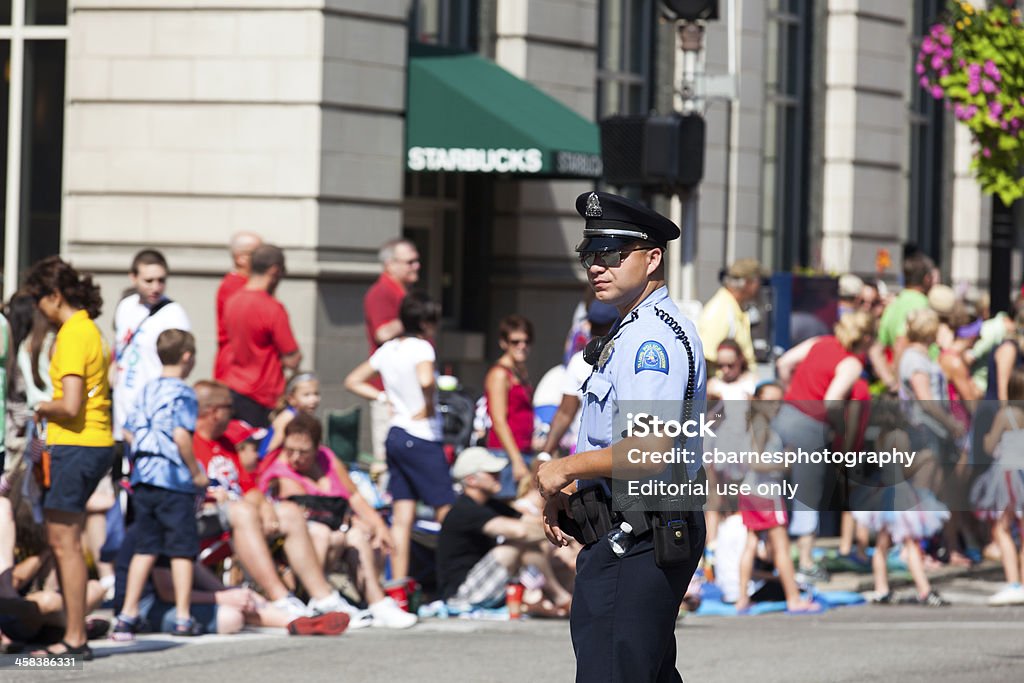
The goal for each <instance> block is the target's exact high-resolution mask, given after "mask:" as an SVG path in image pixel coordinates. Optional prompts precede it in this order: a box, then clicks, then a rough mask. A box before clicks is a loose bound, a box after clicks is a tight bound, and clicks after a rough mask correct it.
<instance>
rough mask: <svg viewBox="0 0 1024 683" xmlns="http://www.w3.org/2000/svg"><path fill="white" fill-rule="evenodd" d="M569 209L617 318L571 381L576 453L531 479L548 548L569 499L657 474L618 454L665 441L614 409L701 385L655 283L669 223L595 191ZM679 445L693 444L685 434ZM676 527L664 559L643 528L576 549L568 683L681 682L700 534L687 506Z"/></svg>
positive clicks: (688, 329) (563, 536)
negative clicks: (673, 552)
mask: <svg viewBox="0 0 1024 683" xmlns="http://www.w3.org/2000/svg"><path fill="white" fill-rule="evenodd" d="M576 210H577V211H578V212H579V214H580V215H581V216H583V217H584V218H585V219H586V225H585V228H584V231H583V241H582V242H580V244H579V246H578V247H577V248H576V251H577V252H579V258H580V262H581V263H582V265H583V267H584V268H585V269H586V271H587V277H588V279H589V281H590V285H591V286H592V287H593V288H594V292H595V296H596V298H597V299H598V300H599V301H602V302H604V303H607V304H611V305H613V306H615V307H616V308H617V309H618V311H619V316H620V317H619V320H618V321H616V323H615V325H614V326H613V328H612V331H611V332H610V333H609V334H608V335H607V336H606V337H604V338H602V339H600V340H597V341H592V342H591V348H589V349H588V352H589V353H588V354H587V355H588V361H589V362H592V363H593V364H594V368H593V371H592V373H591V375H590V376H589V378H588V379H587V382H586V384H584V386H583V414H582V418H581V425H580V434H579V441H578V444H577V447H576V454H575V455H572V456H569V457H566V458H562V459H560V460H554V461H551V462H548V463H545V464H543V465H542V466H541V468H540V469H539V471H538V473H537V477H536V481H537V486H538V488H539V489H540V492H541V494H542V495H543V496H544V497H545V498H546V499H547V504H546V506H545V514H544V523H545V531H546V533H547V536H548V539H549V540H550V541H551V542H552V543H554V544H556V545H564V544H565V543H567V537H568V531H567V529H566V528H563V527H568V526H569V524H570V522H565V521H564V520H565V518H564V517H563V521H562V522H560V521H559V518H558V516H559V513H560V512H561V513H562V514H563V515H564V514H566V513H568V512H569V510H570V509H572V510H579V508H577V507H575V506H572V507H571V508H570V505H569V502H570V498H569V497H570V496H571V495H572V494H574V493H577V492H580V493H579V495H583V491H585V490H587V489H588V488H589V487H592V486H595V485H597V486H600V487H601V488H603V489H604V491H605V493H606V494H607V493H610V492H611V491H610V483H611V480H612V479H613V478H614V479H616V480H620V481H621V480H626V479H637V480H639V479H642V478H644V477H650V476H662V477H663V478H664V476H665V475H664V472H663V471H662V470H663V469H664V465H660V466H658V468H657V469H654V470H652V469H650V464H649V463H647V464H633V463H631V462H630V460H629V459H628V458H627V453H628V451H629V450H630V449H631V448H640V449H641V450H648V451H664V450H666V448H671V447H672V446H673V442H672V440H671V439H670V440H669V442H668V443H667V444H666V443H665V440H664V438H662V439H655V438H653V437H650V436H648V437H645V438H640V437H638V436H627V435H626V432H625V430H623V429H622V425H623V424H624V419H625V415H624V414H623V413H624V412H625V411H627V410H634V409H635V407H637V406H645V405H651V406H654V405H665V404H666V402H668V404H670V405H676V406H678V405H682V404H683V403H684V401H693V402H694V404H696V405H699V404H701V403H702V402H703V400H704V398H705V383H706V370H705V364H704V353H703V349H702V347H701V343H700V339H699V338H698V336H697V332H696V329H695V327H694V325H693V324H692V323H691V322H690V321H689V320H687V319H685V318H683V317H682V315H681V314H680V312H679V309H678V308H677V307H676V305H675V304H674V303H673V302H672V300H671V299H670V298H669V296H668V291H667V289H666V287H665V250H666V245H667V243H668V242H669V241H670V240H674V239H676V238H678V237H679V228H678V227H676V225H675V224H674V223H672V222H671V221H670V220H668V219H667V218H665V217H664V216H662V215H660V214H658V213H656V212H654V211H651V210H650V209H648V208H647V207H645V206H643V205H642V204H639V203H637V202H634V201H632V200H630V199H626V198H624V197H619V196H616V195H613V194H608V193H606V192H589V193H584V194H581V195H580V196H579V197H578V198H577V199H576ZM654 412H656V409H655V410H653V411H652V414H653V413H654ZM694 415H696V413H694ZM677 419H678V418H677ZM675 445H677V446H678V445H679V444H678V443H676V444H675ZM685 446H686V447H687V448H688V449H690V450H692V451H697V452H700V451H701V449H700V447H699V442H697V441H694V440H690V441H687V442H686V444H685ZM699 468H700V464H699V457H698V458H695V459H694V462H693V463H689V464H687V465H686V466H685V467H683V471H684V472H686V475H687V476H688V477H690V478H693V477H695V476H696V474H697V471H698V470H699ZM659 473H660V474H659ZM615 488H618V487H617V486H616V487H615ZM609 499H610V496H609ZM616 500H620V499H616ZM607 505H608V507H609V516H610V517H611V524H612V526H611V527H610V528H611V529H612V530H614V529H615V528H616V527H617V526H618V524H619V522H621V520H622V518H621V516H619V515H618V514H617V513H616V511H615V510H613V509H612V508H613V507H616V506H612V505H611V504H610V503H608V504H607ZM691 510H693V508H691ZM577 516H579V512H577ZM588 516H589V515H588ZM581 521H582V520H575V522H576V523H578V522H581ZM685 522H686V527H687V529H686V530H687V531H688V542H689V546H690V547H689V548H688V550H689V552H688V553H684V554H685V555H687V557H686V559H685V561H683V562H682V563H679V564H675V565H673V566H669V567H665V568H662V567H659V566H658V564H657V563H656V559H655V543H654V540H653V536H654V533H653V532H652V531H650V530H646V531H645V532H644V533H640V534H631V538H630V539H629V540H630V541H631V545H632V547H631V548H630V549H629V550H628V551H627V552H626V553H625V554H624V555H622V556H621V557H620V556H619V555H618V554H617V553H616V552H615V550H613V547H612V544H611V543H610V542H609V540H608V538H607V536H602V537H601V538H599V539H598V540H597V541H596V542H591V543H589V544H588V545H585V547H584V548H583V550H581V551H580V555H579V558H578V559H577V564H576V567H577V575H576V584H575V590H574V593H573V604H572V614H571V619H570V627H571V631H572V642H573V649H574V650H575V653H576V680H577V681H586V682H587V683H593V682H595V681H616V682H620V681H621V682H626V681H628V682H630V683H633V682H637V681H652V682H653V681H658V682H661V681H681V680H682V679H681V678H680V676H679V672H678V671H677V670H676V668H675V660H676V643H675V634H674V630H675V622H676V617H677V615H678V610H679V605H680V603H681V601H682V598H683V595H684V593H685V592H686V588H687V585H688V584H689V582H690V578H691V577H692V575H693V572H694V570H695V569H696V565H697V561H698V560H699V558H700V557H701V554H702V553H703V547H704V537H705V530H704V516H703V513H702V512H701V511H700V510H699V508H698V509H697V511H691V512H689V513H685ZM602 531H604V530H602Z"/></svg>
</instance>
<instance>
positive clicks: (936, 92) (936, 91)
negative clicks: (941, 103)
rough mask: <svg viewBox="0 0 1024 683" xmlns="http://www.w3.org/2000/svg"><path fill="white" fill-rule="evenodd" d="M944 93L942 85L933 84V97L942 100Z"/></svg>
mask: <svg viewBox="0 0 1024 683" xmlns="http://www.w3.org/2000/svg"><path fill="white" fill-rule="evenodd" d="M942 95H943V91H942V86H941V85H933V86H932V97H934V98H935V99H937V100H941V99H942Z"/></svg>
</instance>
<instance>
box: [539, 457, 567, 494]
mask: <svg viewBox="0 0 1024 683" xmlns="http://www.w3.org/2000/svg"><path fill="white" fill-rule="evenodd" d="M568 460H569V459H568V458H562V459H561V460H551V461H548V462H545V463H541V465H540V468H539V469H538V470H537V476H536V477H535V478H534V481H536V482H537V490H538V491H540V495H542V496H544V497H545V498H551V497H552V496H555V495H557V494H558V493H559V492H560V491H561V490H562V489H564V488H565V487H566V486H567V485H568V484H569V483H570V482H571V481H572V480H573V478H572V477H569V476H567V475H566V474H564V465H565V464H566V463H567V462H568Z"/></svg>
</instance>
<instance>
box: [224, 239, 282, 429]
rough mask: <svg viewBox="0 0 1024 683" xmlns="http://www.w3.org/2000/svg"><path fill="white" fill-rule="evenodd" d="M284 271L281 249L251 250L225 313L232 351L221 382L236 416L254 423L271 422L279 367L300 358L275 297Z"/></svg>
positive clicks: (277, 393) (269, 246)
mask: <svg viewBox="0 0 1024 683" xmlns="http://www.w3.org/2000/svg"><path fill="white" fill-rule="evenodd" d="M284 273H285V267H284V252H283V251H281V249H280V248H279V247H276V246H274V245H272V244H263V245H260V246H259V247H257V248H256V250H255V251H253V253H252V270H251V272H250V274H249V281H248V282H246V284H245V287H243V288H242V289H241V290H240V291H239V292H237V293H236V294H235V295H234V296H232V297H231V300H230V301H228V304H227V309H226V310H225V312H224V329H225V331H226V332H227V335H228V337H229V338H230V339H231V346H230V349H231V350H230V354H231V356H230V363H229V364H228V366H227V368H226V370H225V373H224V378H223V382H224V384H226V385H228V387H229V388H230V389H231V399H232V402H233V404H234V410H235V417H238V418H239V419H242V420H245V421H246V422H248V423H249V424H251V425H252V426H253V427H269V426H270V419H269V413H270V410H271V409H273V407H274V406H275V405H276V404H277V399H278V398H280V396H281V394H282V393H284V371H283V369H284V368H288V369H290V370H295V369H296V368H298V367H299V363H301V362H302V352H301V351H299V345H298V342H296V341H295V335H294V334H292V328H291V324H290V323H289V321H288V312H287V311H286V310H285V308H284V306H283V305H282V304H281V302H280V301H278V300H277V299H275V298H274V291H275V290H276V289H277V285H278V283H280V282H281V278H282V277H284Z"/></svg>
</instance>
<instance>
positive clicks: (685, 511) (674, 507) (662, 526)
mask: <svg viewBox="0 0 1024 683" xmlns="http://www.w3.org/2000/svg"><path fill="white" fill-rule="evenodd" d="M699 476H700V477H703V476H704V470H703V469H701V470H700V474H699ZM704 503H705V500H704V499H703V497H701V498H700V499H698V498H696V497H689V498H687V497H679V498H671V499H666V500H663V501H659V508H660V509H659V510H657V511H648V510H647V509H646V507H645V505H644V503H643V501H642V500H641V499H639V498H637V497H635V496H619V497H617V498H616V505H615V507H616V508H617V510H613V507H612V504H611V501H610V500H609V499H608V496H607V494H606V493H605V491H604V488H603V487H602V486H600V485H595V486H590V487H587V488H585V489H583V490H581V491H577V492H576V493H574V494H573V495H572V496H570V497H569V512H570V515H571V516H569V515H566V514H565V512H564V511H561V512H559V520H558V521H559V526H560V527H561V528H562V530H563V531H565V532H566V533H568V534H569V535H570V536H572V537H573V538H575V539H576V540H577V541H579V542H580V543H582V544H583V545H591V544H593V543H597V542H598V541H599V540H601V539H602V538H604V537H605V536H607V535H608V532H610V531H611V530H612V529H613V528H615V527H617V526H618V525H619V524H621V523H622V522H627V523H628V524H629V525H630V526H631V527H632V528H633V530H632V534H633V535H634V536H635V537H637V538H644V537H645V536H647V535H648V534H651V533H653V541H654V545H655V556H656V558H657V559H658V566H660V567H667V566H674V565H676V564H680V563H682V562H685V561H688V560H689V556H690V555H689V529H688V526H689V522H690V520H691V518H692V517H691V516H692V515H693V514H697V513H700V512H701V510H702V508H703V506H704Z"/></svg>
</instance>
